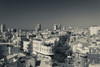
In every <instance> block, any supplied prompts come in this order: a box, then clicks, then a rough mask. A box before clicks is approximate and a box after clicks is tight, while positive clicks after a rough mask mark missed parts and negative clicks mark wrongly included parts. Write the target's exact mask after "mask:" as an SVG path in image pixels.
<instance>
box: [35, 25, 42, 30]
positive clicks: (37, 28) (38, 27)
mask: <svg viewBox="0 0 100 67" xmlns="http://www.w3.org/2000/svg"><path fill="white" fill-rule="evenodd" d="M35 31H37V32H38V31H41V24H37V25H36V28H35Z"/></svg>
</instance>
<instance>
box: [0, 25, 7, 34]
mask: <svg viewBox="0 0 100 67" xmlns="http://www.w3.org/2000/svg"><path fill="white" fill-rule="evenodd" d="M4 31H6V26H5V25H4V24H1V33H2V32H4Z"/></svg>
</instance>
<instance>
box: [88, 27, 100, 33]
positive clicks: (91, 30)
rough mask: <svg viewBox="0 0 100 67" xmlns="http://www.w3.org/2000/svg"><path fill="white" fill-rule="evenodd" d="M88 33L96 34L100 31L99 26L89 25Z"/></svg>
mask: <svg viewBox="0 0 100 67" xmlns="http://www.w3.org/2000/svg"><path fill="white" fill-rule="evenodd" d="M89 30H90V35H94V34H95V35H98V34H99V31H100V26H94V27H90V29H89Z"/></svg>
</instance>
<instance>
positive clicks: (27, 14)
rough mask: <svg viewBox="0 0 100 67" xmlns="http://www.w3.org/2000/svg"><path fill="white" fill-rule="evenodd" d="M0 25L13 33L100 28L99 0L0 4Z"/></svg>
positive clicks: (8, 0)
mask: <svg viewBox="0 0 100 67" xmlns="http://www.w3.org/2000/svg"><path fill="white" fill-rule="evenodd" d="M0 24H6V26H7V27H13V28H17V29H34V27H35V25H36V24H41V25H42V28H43V29H44V28H45V29H46V28H53V24H62V25H66V26H67V27H68V26H79V27H87V26H90V25H94V24H95V25H98V24H100V0H19V1H18V0H0Z"/></svg>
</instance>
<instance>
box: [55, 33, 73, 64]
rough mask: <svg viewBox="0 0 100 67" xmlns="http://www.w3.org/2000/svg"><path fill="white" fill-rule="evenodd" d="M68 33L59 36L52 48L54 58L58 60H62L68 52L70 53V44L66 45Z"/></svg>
mask: <svg viewBox="0 0 100 67" xmlns="http://www.w3.org/2000/svg"><path fill="white" fill-rule="evenodd" d="M68 37H69V36H68V35H63V36H60V37H59V38H60V40H59V41H58V42H57V41H55V46H54V48H53V50H54V57H53V58H54V59H56V60H57V61H58V62H64V61H65V59H66V58H67V56H68V55H69V53H72V51H71V50H70V48H71V47H70V46H69V45H68Z"/></svg>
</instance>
